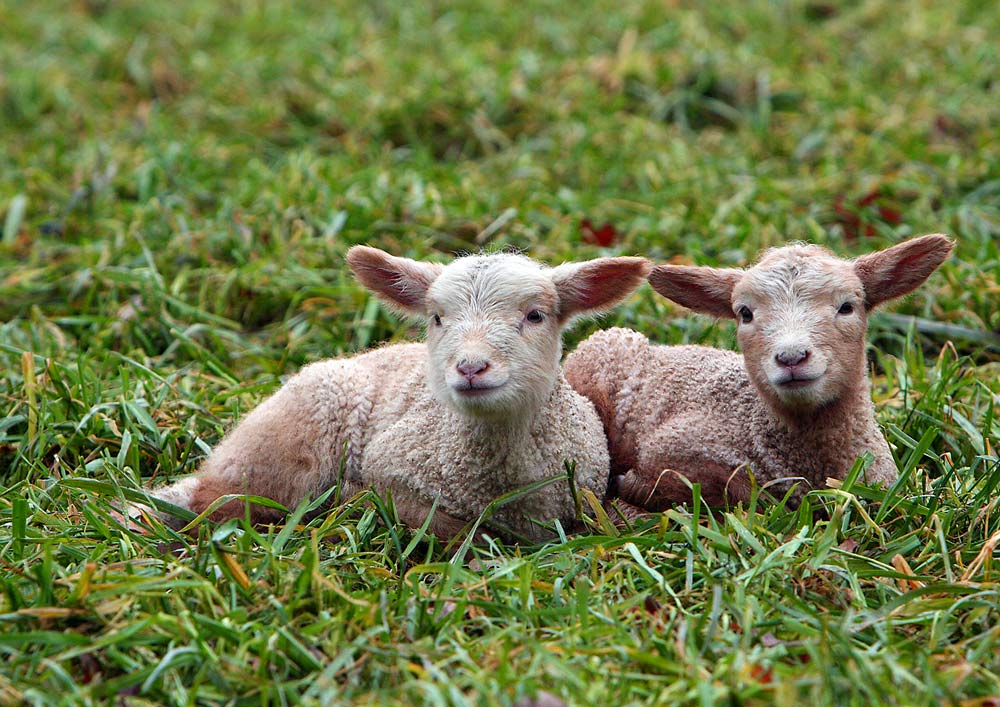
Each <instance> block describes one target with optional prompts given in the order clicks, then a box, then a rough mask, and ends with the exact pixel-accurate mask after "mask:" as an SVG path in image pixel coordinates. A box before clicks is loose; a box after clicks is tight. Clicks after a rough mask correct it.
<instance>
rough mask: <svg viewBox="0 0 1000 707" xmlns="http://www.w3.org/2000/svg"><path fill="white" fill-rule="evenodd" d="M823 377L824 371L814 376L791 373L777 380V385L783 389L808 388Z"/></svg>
mask: <svg viewBox="0 0 1000 707" xmlns="http://www.w3.org/2000/svg"><path fill="white" fill-rule="evenodd" d="M822 377H823V374H822V373H817V374H816V375H812V376H796V375H790V376H786V377H782V379H780V380H777V381H775V385H776V386H777V387H778V388H780V389H781V390H798V389H799V388H808V387H809V386H811V385H813V384H814V383H815V382H816V381H818V380H819V379H820V378H822Z"/></svg>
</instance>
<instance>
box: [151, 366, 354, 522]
mask: <svg viewBox="0 0 1000 707" xmlns="http://www.w3.org/2000/svg"><path fill="white" fill-rule="evenodd" d="M341 372H343V373H344V375H335V374H339V373H341ZM354 373H355V372H354V371H351V370H350V369H347V368H345V367H340V368H334V367H333V366H326V367H321V366H320V365H317V366H311V367H309V368H307V369H304V370H303V372H302V373H300V374H299V375H298V376H296V377H295V378H293V379H292V380H291V381H289V382H288V383H287V384H286V385H285V386H284V387H283V388H281V390H279V391H278V392H277V393H275V394H274V395H273V396H271V397H270V398H268V399H267V400H265V401H264V402H263V403H262V404H261V405H259V406H258V407H257V408H256V409H255V410H253V411H252V412H251V413H250V414H249V415H247V417H246V418H244V419H243V421H242V422H240V424H239V425H237V426H236V428H235V429H233V430H232V432H230V433H229V434H228V435H227V436H226V438H225V439H223V440H222V442H220V443H219V445H218V446H217V447H216V448H215V450H214V451H213V452H212V454H211V455H210V456H209V458H208V459H207V460H206V461H205V462H204V464H203V465H202V467H201V470H200V471H199V472H198V473H197V474H195V475H194V476H191V477H188V478H185V479H181V480H180V481H178V482H177V483H175V484H173V485H171V486H167V487H165V488H162V489H154V490H153V491H152V495H154V496H156V497H158V498H161V499H163V500H165V501H168V502H170V503H173V504H174V505H177V506H180V507H182V508H187V509H188V510H190V511H192V512H193V513H197V514H200V513H202V512H204V511H205V510H207V509H208V508H210V507H211V506H212V505H213V504H214V503H215V502H216V501H217V500H218V499H219V498H221V497H222V496H226V495H243V494H246V495H250V496H261V497H264V498H269V499H273V500H274V501H277V502H278V503H280V504H282V505H283V506H285V507H286V508H289V509H291V508H295V507H296V506H297V505H298V504H299V503H300V502H301V501H302V500H303V499H304V498H306V497H307V496H308V497H315V496H317V495H319V494H321V493H323V492H324V491H326V490H327V489H329V488H330V487H331V486H333V485H334V484H336V482H337V479H338V476H339V472H340V469H341V468H342V463H343V464H344V465H346V466H345V486H346V487H347V488H345V491H344V493H345V494H346V493H352V492H353V491H355V490H356V485H355V484H352V483H351V481H352V480H353V479H352V476H353V475H354V474H355V473H356V470H355V466H356V462H355V459H356V457H357V453H356V451H355V449H354V447H356V446H357V445H358V444H359V442H357V440H354V439H352V432H354V431H356V430H359V429H361V425H362V424H363V423H364V420H362V419H360V418H358V416H357V415H356V414H355V413H356V410H357V408H358V406H356V405H355V406H348V405H346V404H343V401H344V400H345V399H351V400H353V399H357V398H358V397H359V396H358V394H357V390H356V388H357V386H358V384H359V379H360V378H361V376H360V375H357V374H355V375H351V374H354ZM352 395H353V397H350V396H352ZM345 410H346V411H347V413H345V412H344V411H345ZM351 415H353V416H354V417H351ZM356 418H358V419H356ZM352 443H353V445H352ZM345 454H346V458H345ZM245 513H247V508H246V502H245V501H244V500H243V499H232V500H230V501H227V502H225V503H223V504H222V505H221V506H219V507H218V508H216V509H214V510H213V511H212V513H211V515H210V516H209V517H210V519H211V520H213V521H223V520H227V519H230V518H238V517H242V516H243V515H244V514H245ZM249 515H250V520H251V521H252V522H254V523H269V522H274V521H277V520H280V519H281V518H282V516H283V514H282V512H281V511H279V510H277V509H274V508H269V507H266V506H261V505H259V504H251V505H250V508H249Z"/></svg>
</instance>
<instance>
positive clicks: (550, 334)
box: [425, 255, 562, 420]
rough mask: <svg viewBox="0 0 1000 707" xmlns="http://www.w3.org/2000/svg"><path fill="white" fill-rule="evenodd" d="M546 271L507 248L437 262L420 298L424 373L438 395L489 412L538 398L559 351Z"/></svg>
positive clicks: (523, 406)
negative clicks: (424, 318)
mask: <svg viewBox="0 0 1000 707" xmlns="http://www.w3.org/2000/svg"><path fill="white" fill-rule="evenodd" d="M551 272H552V271H551V270H548V269H543V268H542V267H540V266H539V265H538V264H536V263H534V262H532V261H530V260H528V259H527V258H523V257H521V256H515V255H492V256H471V257H465V258H461V259H459V260H456V261H455V262H453V263H451V264H450V265H448V266H447V267H445V268H444V270H443V271H442V272H441V274H440V276H439V277H438V278H437V279H435V280H434V282H433V283H432V284H431V286H430V288H429V289H428V291H427V297H426V301H425V306H426V311H427V347H428V353H429V356H428V378H429V383H430V386H431V389H432V390H433V391H434V393H435V395H436V396H437V397H438V398H439V399H440V400H442V401H443V402H444V403H446V404H447V405H449V406H451V407H452V408H453V409H455V410H456V411H458V412H460V413H463V414H466V415H471V416H474V417H480V418H485V419H491V420H497V419H503V418H505V417H508V416H513V415H523V414H524V413H525V411H527V410H530V409H533V408H536V407H538V406H540V405H541V404H542V403H544V401H545V399H546V398H547V397H548V395H549V394H550V393H551V391H552V388H553V386H554V384H555V381H556V379H557V377H558V372H559V359H560V355H561V352H562V344H561V324H560V321H559V312H558V307H559V298H558V294H557V291H556V286H555V285H554V284H553V281H552V277H551V274H550V273H551Z"/></svg>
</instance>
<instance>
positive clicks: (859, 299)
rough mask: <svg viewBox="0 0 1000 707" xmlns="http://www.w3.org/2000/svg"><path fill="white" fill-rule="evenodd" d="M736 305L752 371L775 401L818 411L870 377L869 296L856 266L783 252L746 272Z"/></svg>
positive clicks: (735, 293) (800, 251) (804, 253)
mask: <svg viewBox="0 0 1000 707" xmlns="http://www.w3.org/2000/svg"><path fill="white" fill-rule="evenodd" d="M732 304H733V312H734V313H735V315H736V321H737V325H738V327H739V329H738V337H739V341H740V347H741V348H742V350H743V357H744V360H745V364H746V368H747V372H748V373H749V374H750V377H751V379H752V380H753V382H754V384H755V385H756V386H757V388H758V390H760V391H761V392H762V393H763V394H764V395H766V396H767V397H769V398H771V399H772V400H773V401H774V402H777V403H779V404H780V405H782V406H784V407H788V408H793V409H805V410H808V409H815V408H818V407H820V406H822V405H826V404H828V403H831V402H833V401H834V400H837V399H838V398H839V397H840V396H841V395H842V394H843V393H844V392H845V390H847V389H849V388H851V387H852V386H853V385H855V384H856V379H857V376H858V374H859V371H861V372H863V370H864V350H865V346H864V338H865V331H866V328H867V319H866V310H865V293H864V289H863V286H862V284H861V280H860V279H859V278H858V276H857V275H856V273H855V272H854V269H853V267H852V266H851V264H850V263H848V262H845V261H842V260H838V259H836V258H833V257H831V256H829V255H825V254H822V253H817V252H816V251H812V250H810V249H805V248H803V249H783V250H782V251H776V252H774V253H773V254H772V255H770V256H769V257H766V258H765V259H764V260H763V261H761V262H760V263H759V264H758V265H756V266H755V267H753V268H751V269H750V270H748V271H747V272H746V274H745V275H744V276H743V278H742V279H741V280H740V281H739V283H738V284H737V285H736V287H735V288H734V289H733V297H732ZM862 375H863V373H862Z"/></svg>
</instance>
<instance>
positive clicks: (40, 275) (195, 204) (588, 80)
mask: <svg viewBox="0 0 1000 707" xmlns="http://www.w3.org/2000/svg"><path fill="white" fill-rule="evenodd" d="M998 36H1000V4H997V3H983V2H978V1H976V0H958V1H956V2H948V3H939V2H931V1H930V0H916V1H914V2H911V3H893V2H888V0H857V1H849V2H844V3H834V2H822V1H820V0H784V1H775V2H767V1H765V0H747V2H740V3H735V2H732V3H727V2H719V3H699V2H694V1H692V0H666V1H660V2H652V1H648V2H646V1H642V0H635V1H633V0H625V1H624V2H623V1H618V2H612V1H611V0H595V1H594V2H588V3H581V4H575V3H564V2H554V1H553V0H530V1H526V2H520V3H510V4H508V3H501V2H499V1H498V0H470V1H469V2H461V3H444V2H437V1H432V2H425V3H393V2H385V1H383V0H374V1H372V2H367V3H351V2H346V1H344V0H333V1H332V2H317V1H315V0H305V1H303V2H297V3H292V2H262V1H259V0H246V1H241V0H224V1H218V2H213V1H210V0H175V1H174V2H169V3H144V2H138V1H136V0H121V1H116V0H74V1H73V2H68V3H52V2H36V3H31V2H26V1H24V0H13V2H9V3H5V4H4V5H3V6H0V488H2V493H0V656H2V658H0V704H33V705H77V704H80V705H86V704H95V705H97V704H128V705H143V704H149V705H153V704H165V705H215V704H231V705H285V704H307V705H312V704H316V705H417V704H426V705H455V706H458V705H504V706H511V705H520V706H524V705H530V704H535V702H533V700H536V701H539V702H538V703H539V704H542V702H541V701H540V700H543V699H549V698H551V699H556V700H559V701H562V702H564V703H565V704H567V705H574V706H577V705H579V706H589V705H607V704H613V705H616V707H626V706H630V705H682V706H683V705H702V706H708V705H761V706H763V705H792V706H798V705H803V704H808V705H859V706H860V705H962V706H963V707H990V706H994V707H995V706H996V705H998V704H1000V550H998V544H1000V489H998V486H1000V460H998V440H1000V421H998V419H997V413H996V407H998V406H1000V405H998V403H1000V44H998V42H997V37H998ZM932 232H943V233H948V234H950V235H951V236H952V237H953V238H955V239H956V240H957V247H956V250H955V252H954V254H953V256H952V258H951V259H950V261H949V262H947V263H946V264H945V265H944V266H943V267H942V268H941V270H940V271H938V272H937V273H936V274H935V275H934V276H933V277H932V278H931V279H930V280H929V282H928V283H927V284H926V285H925V286H924V287H922V288H921V289H920V290H919V291H918V292H917V293H916V294H914V295H913V296H911V297H909V298H907V299H906V300H904V301H902V302H900V303H898V304H896V305H894V306H893V307H891V308H889V309H887V310H885V311H883V312H880V313H878V314H876V315H875V316H873V318H872V321H871V331H870V336H869V341H870V361H871V370H872V375H873V395H874V399H875V402H876V408H877V415H878V420H879V422H880V423H881V424H882V425H883V427H884V431H885V433H886V436H887V438H888V439H889V441H890V443H891V445H892V446H893V448H894V454H895V456H896V459H897V461H898V464H899V468H900V472H901V474H900V481H899V483H897V484H896V485H894V486H893V487H892V488H890V489H872V488H868V487H866V486H864V485H862V484H860V483H858V482H857V480H856V477H857V473H853V474H851V475H849V477H848V478H847V479H846V480H845V481H844V483H842V484H840V485H839V486H833V487H830V488H827V489H818V490H815V491H812V492H811V493H810V494H809V495H808V496H807V498H806V501H805V502H804V504H803V505H802V506H801V507H800V508H798V509H795V510H786V509H784V508H783V507H781V506H779V505H775V504H774V503H769V502H767V500H766V499H765V498H763V497H762V496H761V497H755V499H754V500H753V502H751V503H749V504H744V505H740V506H735V507H731V508H707V507H705V506H704V505H703V504H701V503H699V502H698V501H697V500H696V501H695V502H694V503H692V504H691V505H690V506H680V507H677V508H674V509H671V510H669V511H667V512H665V513H663V514H657V515H655V516H653V517H651V518H649V519H645V520H641V521H638V522H637V523H635V524H634V525H632V526H630V527H618V526H615V525H613V524H611V523H609V522H607V521H606V519H603V518H598V519H595V520H593V521H591V523H590V526H591V527H590V529H589V531H588V532H584V533H578V534H571V535H567V536H564V537H560V538H559V539H558V540H556V541H553V542H551V543H548V544H545V545H541V546H528V545H521V546H515V545H504V544H503V543H501V542H499V541H497V542H493V543H490V544H485V545H482V546H470V545H466V546H463V547H461V548H460V549H459V550H458V552H455V548H446V547H444V546H443V545H442V544H441V543H440V542H437V541H435V540H434V539H433V538H431V537H429V536H427V535H426V533H424V532H421V531H414V530H410V529H407V528H405V527H403V526H402V525H400V524H399V523H398V522H396V519H395V517H394V510H393V506H392V502H391V499H380V498H378V497H376V496H374V495H373V494H365V495H362V496H360V497H357V498H352V499H346V500H345V502H344V503H343V505H342V506H340V507H339V508H338V509H337V510H335V511H333V512H331V513H329V514H325V515H322V516H320V517H318V518H315V519H313V520H310V521H308V522H306V521H304V520H303V517H304V515H305V513H306V512H307V510H308V508H307V507H305V506H303V507H301V508H298V509H291V510H292V514H291V516H290V517H289V520H288V522H287V523H285V524H284V525H279V526H271V527H266V528H254V527H252V526H249V525H247V524H246V523H245V522H242V521H233V522H228V523H225V524H221V525H212V524H210V523H198V524H197V525H196V526H195V527H194V528H193V529H192V530H191V532H189V533H178V532H175V531H173V530H170V529H168V528H166V527H164V526H162V525H160V524H158V523H155V522H154V523H152V524H151V525H150V526H149V527H148V528H147V529H145V530H143V531H141V532H140V531H139V530H137V529H132V528H126V527H123V525H122V524H121V522H119V520H118V519H117V518H116V517H115V515H114V513H113V509H114V508H115V506H116V505H117V504H120V503H121V502H123V501H124V500H126V499H130V498H131V499H135V498H141V489H142V488H143V487H144V486H148V485H151V484H161V483H166V482H168V481H170V480H174V479H176V478H179V477H180V476H182V475H184V474H187V473H190V472H192V471H194V470H195V469H196V468H197V465H198V462H199V460H200V459H202V458H203V457H204V456H205V455H206V454H207V452H208V451H209V450H210V448H211V447H212V445H213V444H214V443H215V442H217V441H218V440H219V439H220V437H221V436H222V434H223V433H224V432H225V430H226V429H228V428H229V427H230V426H231V425H232V424H233V423H234V421H236V420H238V419H239V418H240V417H241V416H242V415H244V414H245V413H246V412H247V411H248V410H250V409H251V408H252V407H253V406H254V405H255V404H257V403H258V402H260V401H261V400H262V399H263V398H264V397H265V396H266V395H267V394H268V393H269V392H271V391H273V390H275V389H276V388H277V387H278V386H279V385H280V384H281V380H282V378H283V377H285V376H287V375H289V374H291V373H293V372H295V371H296V370H297V369H298V368H299V367H301V366H302V365H304V364H306V363H308V362H311V361H314V360H317V359H319V358H323V357H327V356H335V355H341V354H347V353H350V352H354V351H358V350H361V349H364V348H366V347H368V346H372V345H376V344H379V343H381V342H387V341H389V342H391V341H403V340H410V339H414V338H419V337H420V336H421V332H420V330H419V328H418V327H415V326H413V325H412V324H410V323H408V322H404V321H400V320H399V319H397V318H395V317H393V316H391V315H390V314H388V313H387V312H385V311H384V310H383V308H382V307H380V306H379V304H378V303H377V302H376V301H375V300H374V299H373V298H372V297H370V296H369V295H368V294H367V293H366V292H365V291H364V290H363V289H362V288H361V287H360V286H358V285H357V284H356V283H354V282H353V280H352V279H351V277H350V275H349V273H348V272H347V270H346V268H345V266H344V261H343V255H344V253H345V252H346V250H347V249H348V248H349V247H350V246H351V245H354V244H357V243H367V244H372V245H377V246H379V247H382V248H384V249H387V250H389V251H391V252H393V253H396V254H399V255H408V256H411V257H420V258H430V259H439V260H444V259H447V258H450V257H452V256H453V255H454V254H455V253H459V252H475V251H479V250H480V249H491V250H492V249H500V248H505V247H511V248H517V249H521V250H523V251H524V252H526V253H528V254H530V255H532V256H533V257H535V258H537V259H539V260H542V261H545V262H549V263H553V264H555V263H558V262H561V261H563V260H570V259H573V260H579V259H584V258H589V257H596V256H598V255H602V254H642V255H646V256H648V257H650V258H652V259H655V260H657V261H674V262H684V263H696V264H705V265H727V266H741V265H746V264H748V263H749V262H752V259H753V258H754V257H755V255H756V254H757V253H758V252H759V251H760V250H761V249H763V248H766V247H769V246H774V245H780V244H783V243H786V242H789V241H795V240H806V241H811V242H816V243H821V244H823V245H826V246H827V247H829V248H831V249H832V250H834V251H836V252H837V253H838V254H841V255H844V256H852V255H859V254H861V253H864V252H867V251H870V250H873V249H876V248H881V247H885V246H887V245H889V244H892V243H895V242H898V241H900V240H903V239H904V238H907V237H909V236H913V235H920V234H923V233H932ZM612 325H621V326H629V327H632V328H636V329H638V330H640V331H642V332H644V333H646V334H647V335H649V336H650V337H651V338H652V339H654V340H655V341H658V342H662V343H687V342H698V343H707V344H712V345H717V346H721V347H726V348H734V347H735V336H734V330H733V326H732V325H731V324H729V323H725V322H716V321H712V320H710V319H708V318H705V317H700V316H697V315H694V314H692V313H690V312H687V311H685V310H683V309H681V308H678V307H675V306H672V305H671V304H669V303H668V302H667V301H666V300H664V299H663V298H660V297H657V296H656V295H655V294H654V293H653V292H652V291H651V290H650V289H649V288H648V287H644V288H642V289H641V290H640V291H639V292H637V293H636V294H635V295H634V296H633V297H632V298H631V299H630V300H628V302H627V303H626V304H625V305H623V306H621V307H619V308H618V309H617V310H615V311H614V312H612V313H611V314H609V315H607V316H606V317H604V318H603V319H602V320H600V321H594V322H586V323H583V324H581V325H580V326H578V327H576V328H575V329H574V330H573V331H572V332H571V333H570V335H569V336H568V337H567V339H566V345H567V348H571V347H572V346H573V345H575V343H576V342H578V341H580V340H581V339H582V338H583V337H585V336H586V335H588V334H589V333H590V332H592V331H594V330H595V329H596V328H599V327H606V326H612ZM855 471H857V470H855ZM545 693H548V695H549V697H548V698H546V697H544V694H545ZM539 695H543V697H539ZM550 704H555V703H552V702H550Z"/></svg>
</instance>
